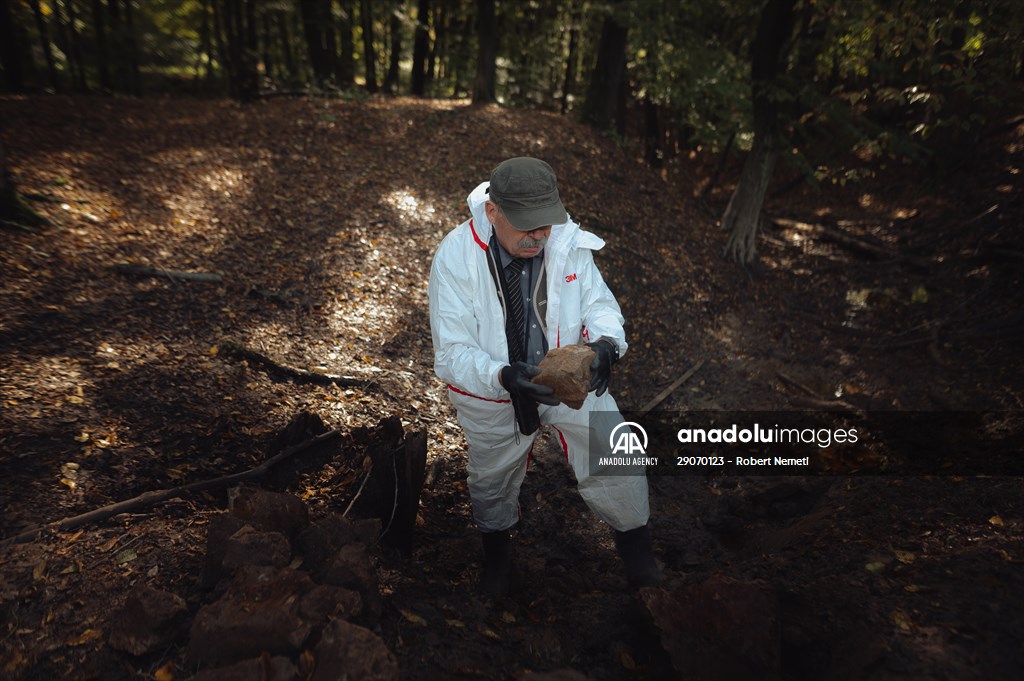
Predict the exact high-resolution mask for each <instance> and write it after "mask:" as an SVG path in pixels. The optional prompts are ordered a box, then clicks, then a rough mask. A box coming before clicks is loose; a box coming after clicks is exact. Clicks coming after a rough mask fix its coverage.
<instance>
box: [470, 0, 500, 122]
mask: <svg viewBox="0 0 1024 681" xmlns="http://www.w3.org/2000/svg"><path fill="white" fill-rule="evenodd" d="M476 8H477V18H476V20H477V42H478V47H477V52H476V80H475V81H474V82H473V103H474V104H488V103H490V102H494V101H496V100H497V99H498V95H497V92H498V90H497V81H498V21H497V15H496V14H495V11H494V0H476Z"/></svg>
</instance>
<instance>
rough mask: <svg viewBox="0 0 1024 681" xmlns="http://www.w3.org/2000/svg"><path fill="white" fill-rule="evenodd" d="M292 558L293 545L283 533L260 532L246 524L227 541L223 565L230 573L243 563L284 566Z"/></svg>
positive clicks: (224, 569)
mask: <svg viewBox="0 0 1024 681" xmlns="http://www.w3.org/2000/svg"><path fill="white" fill-rule="evenodd" d="M291 559H292V551H291V547H290V546H289V545H288V539H287V538H286V537H285V536H284V535H283V534H281V533H280V532H260V531H259V530H257V529H255V528H253V527H252V526H251V525H245V526H244V527H242V529H240V530H238V532H235V533H234V534H233V535H231V536H230V537H228V539H227V541H226V542H225V544H224V560H223V562H222V563H221V567H222V570H223V572H224V573H230V572H232V571H234V570H236V569H238V568H240V567H242V566H243V565H272V566H274V567H284V566H286V565H288V563H289V562H291Z"/></svg>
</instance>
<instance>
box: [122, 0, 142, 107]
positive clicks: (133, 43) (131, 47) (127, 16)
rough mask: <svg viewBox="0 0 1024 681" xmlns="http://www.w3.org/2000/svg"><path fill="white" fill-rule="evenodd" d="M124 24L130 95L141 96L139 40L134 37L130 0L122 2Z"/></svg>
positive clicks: (133, 19) (133, 15)
mask: <svg viewBox="0 0 1024 681" xmlns="http://www.w3.org/2000/svg"><path fill="white" fill-rule="evenodd" d="M124 23H125V28H126V29H127V35H126V39H127V43H128V45H127V47H128V60H129V63H130V65H131V74H132V80H131V83H132V94H134V95H135V96H136V97H141V96H142V70H141V68H140V65H139V40H138V38H137V37H136V35H135V12H133V11H132V0H125V2H124Z"/></svg>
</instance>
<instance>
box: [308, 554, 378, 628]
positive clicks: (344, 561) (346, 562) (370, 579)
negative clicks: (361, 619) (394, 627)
mask: <svg viewBox="0 0 1024 681" xmlns="http://www.w3.org/2000/svg"><path fill="white" fill-rule="evenodd" d="M321 581H322V582H323V583H324V584H333V585H335V586H343V587H345V588H347V589H352V590H353V591H357V592H359V595H360V596H361V597H362V599H363V607H364V610H365V612H364V614H365V615H366V616H367V618H368V619H369V621H370V622H376V621H377V618H378V617H380V613H381V610H382V607H383V602H382V599H381V595H380V587H379V586H378V582H377V571H376V570H375V569H374V567H373V563H371V562H370V553H369V551H368V550H367V548H366V545H365V544H348V545H346V546H343V547H342V548H341V550H339V551H338V552H337V553H336V554H334V558H333V559H332V560H331V562H330V563H329V564H328V566H327V569H326V570H325V571H324V573H323V576H322V577H321Z"/></svg>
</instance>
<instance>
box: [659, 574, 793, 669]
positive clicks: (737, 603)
mask: <svg viewBox="0 0 1024 681" xmlns="http://www.w3.org/2000/svg"><path fill="white" fill-rule="evenodd" d="M640 597H641V599H642V600H643V602H644V604H645V605H646V606H647V610H648V611H649V612H650V613H651V616H652V617H653V620H654V625H655V627H656V628H657V629H658V631H659V633H660V635H661V643H662V647H663V648H664V649H665V650H666V651H667V652H668V654H669V655H670V656H671V658H672V664H673V666H675V668H676V670H677V671H678V672H679V673H680V675H681V676H682V677H683V678H687V679H688V678H699V679H705V680H707V681H718V680H719V679H721V680H722V681H724V680H726V679H754V678H758V679H771V678H779V677H780V676H781V669H782V667H781V664H782V659H781V652H780V643H781V628H780V624H779V610H778V599H777V596H776V594H775V592H774V591H773V590H772V589H771V587H769V586H767V585H765V584H762V583H759V582H741V581H736V580H732V579H728V578H726V577H719V576H713V577H711V578H709V579H708V580H707V581H705V582H704V583H703V584H697V585H694V586H689V587H686V588H683V589H679V590H677V591H674V592H667V591H664V590H662V589H642V590H641V591H640Z"/></svg>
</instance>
